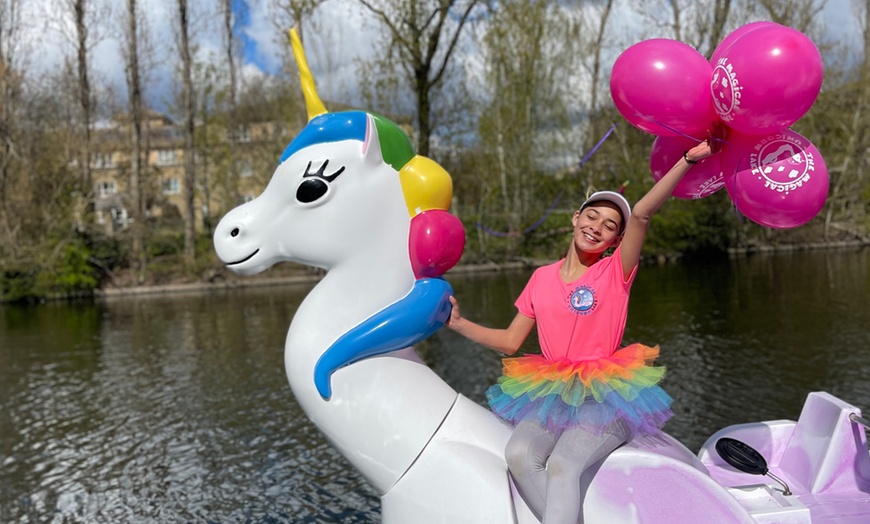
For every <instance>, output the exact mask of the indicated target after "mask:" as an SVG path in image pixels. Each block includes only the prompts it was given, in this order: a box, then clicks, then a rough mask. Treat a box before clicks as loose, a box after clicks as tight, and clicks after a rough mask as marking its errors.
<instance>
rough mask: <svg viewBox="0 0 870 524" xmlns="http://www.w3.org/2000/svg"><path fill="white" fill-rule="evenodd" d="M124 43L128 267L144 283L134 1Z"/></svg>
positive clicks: (139, 89)
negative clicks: (127, 119) (129, 222)
mask: <svg viewBox="0 0 870 524" xmlns="http://www.w3.org/2000/svg"><path fill="white" fill-rule="evenodd" d="M126 14H127V18H126V34H125V37H126V42H125V44H126V45H125V48H124V59H125V62H126V64H125V65H126V72H127V99H128V109H129V113H130V192H129V204H130V205H129V209H130V217H131V219H132V227H131V233H132V253H131V258H132V264H131V265H132V266H133V267H134V268H135V270H136V272H137V275H138V280H139V281H140V282H142V281H144V279H145V267H146V264H147V258H146V253H145V224H144V221H145V201H144V199H143V195H142V187H143V184H142V182H143V178H144V175H145V170H146V163H145V162H144V161H143V160H144V156H145V155H144V153H145V150H146V136H145V130H144V129H143V126H144V118H145V115H144V106H143V101H142V87H143V79H142V69H141V68H142V57H141V54H140V39H141V38H142V35H141V34H140V33H141V30H140V16H141V14H140V12H139V4H138V2H137V0H127V13H126Z"/></svg>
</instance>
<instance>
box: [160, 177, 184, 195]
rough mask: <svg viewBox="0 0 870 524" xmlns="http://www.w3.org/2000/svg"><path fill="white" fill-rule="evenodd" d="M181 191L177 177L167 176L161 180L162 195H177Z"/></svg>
mask: <svg viewBox="0 0 870 524" xmlns="http://www.w3.org/2000/svg"><path fill="white" fill-rule="evenodd" d="M179 193H181V183H180V182H179V181H178V179H177V178H167V179H166V180H164V181H163V194H164V195H177V194H179Z"/></svg>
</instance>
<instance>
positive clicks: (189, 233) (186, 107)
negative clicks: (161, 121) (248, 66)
mask: <svg viewBox="0 0 870 524" xmlns="http://www.w3.org/2000/svg"><path fill="white" fill-rule="evenodd" d="M177 2H178V3H177V4H176V5H177V7H178V11H177V12H178V18H177V19H176V22H177V27H176V29H177V33H178V34H177V36H178V52H179V54H180V55H181V64H182V73H181V85H182V88H181V89H182V113H183V119H184V126H183V130H184V184H183V186H184V187H183V197H182V198H183V199H184V204H185V205H184V262H185V265H186V266H187V268H188V269H192V268H193V264H194V262H196V208H195V207H194V200H195V196H196V170H195V169H196V168H195V165H194V160H195V156H196V155H195V144H194V132H195V130H196V129H195V127H196V122H195V118H196V102H195V100H194V92H193V58H192V57H191V53H190V27H189V25H190V20H189V16H190V12H189V10H188V6H187V0H177Z"/></svg>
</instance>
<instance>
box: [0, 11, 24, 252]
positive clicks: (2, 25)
mask: <svg viewBox="0 0 870 524" xmlns="http://www.w3.org/2000/svg"><path fill="white" fill-rule="evenodd" d="M21 4H22V3H21V2H20V1H19V0H0V234H2V235H3V237H2V241H0V244H5V245H7V246H8V245H10V242H11V241H12V238H11V236H12V235H13V234H14V230H15V229H16V228H15V226H14V225H13V224H12V223H11V220H12V217H13V216H14V215H13V214H12V213H11V212H10V202H9V194H10V193H9V188H10V186H11V184H12V183H13V180H12V179H13V175H14V173H13V169H12V168H13V166H12V164H13V160H14V157H15V155H16V154H17V152H16V149H17V146H16V143H15V142H16V138H17V137H16V131H15V127H16V122H18V120H17V119H16V118H15V113H16V109H17V103H18V100H19V97H20V95H21V83H22V80H23V71H22V70H21V69H20V68H19V66H20V65H21V64H20V60H21V59H20V57H19V55H18V51H19V46H20V45H21V29H22V23H23V20H22V13H21V9H22V5H21Z"/></svg>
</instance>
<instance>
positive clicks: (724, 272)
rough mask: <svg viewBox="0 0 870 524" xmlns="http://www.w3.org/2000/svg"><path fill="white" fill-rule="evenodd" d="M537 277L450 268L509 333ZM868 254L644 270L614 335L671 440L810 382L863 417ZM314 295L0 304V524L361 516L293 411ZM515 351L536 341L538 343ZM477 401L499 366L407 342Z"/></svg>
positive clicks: (470, 307)
mask: <svg viewBox="0 0 870 524" xmlns="http://www.w3.org/2000/svg"><path fill="white" fill-rule="evenodd" d="M528 275H529V272H519V273H511V274H504V273H497V274H487V275H475V276H454V277H451V278H450V280H451V282H452V283H453V284H454V287H455V289H456V293H457V296H458V297H459V299H460V301H461V303H462V308H463V312H464V313H465V314H466V315H468V316H469V317H471V318H475V319H476V320H479V321H481V322H483V323H485V324H489V325H505V324H506V323H507V322H509V321H510V319H511V318H512V317H513V315H514V314H515V309H514V307H513V300H514V299H515V297H516V296H517V295H518V294H519V292H520V291H521V289H522V287H523V285H524V284H525V281H526V279H527V278H528ZM868 277H870V260H868V254H867V252H866V251H859V252H842V253H841V252H834V253H806V254H794V255H780V256H776V257H762V256H757V257H751V258H745V259H736V260H731V261H728V260H721V261H715V262H711V261H708V262H705V263H703V264H694V265H668V266H662V267H644V268H643V269H642V271H641V273H640V275H639V276H638V279H637V281H636V284H635V288H634V292H633V295H632V303H631V309H630V312H629V326H628V329H627V331H626V341H639V342H645V343H648V344H656V343H657V344H660V345H661V347H662V358H661V360H662V361H663V363H664V364H666V365H667V366H668V367H669V374H668V376H667V377H666V379H665V384H664V386H665V388H666V389H667V390H668V391H669V392H670V393H671V394H672V395H673V396H674V397H675V398H676V405H675V411H676V417H675V418H674V420H673V421H672V422H671V423H669V425H668V427H667V430H668V431H669V432H670V433H671V434H673V435H674V436H676V437H677V438H678V439H680V440H681V441H683V442H684V443H685V444H686V445H688V446H689V447H690V448H691V449H697V448H698V447H699V446H700V445H701V444H702V443H703V441H704V440H705V439H706V438H707V437H708V436H709V435H710V434H711V433H712V432H713V431H715V430H716V429H719V428H721V427H724V426H727V425H730V424H734V423H739V422H747V421H754V420H770V419H780V418H795V417H797V415H798V413H799V411H800V408H801V405H802V404H803V401H804V399H805V397H806V394H807V393H808V392H810V391H815V390H825V391H829V392H831V393H833V394H835V395H838V396H840V397H841V398H843V399H844V400H846V401H848V402H851V403H853V404H856V405H858V406H865V407H870V385H868V384H870V383H868V380H867V377H868V373H870V328H867V327H866V326H870V306H868V300H867V298H868V296H870V278H868ZM307 292H308V288H307V287H281V288H274V289H268V290H265V289H249V290H234V291H227V292H220V293H209V294H197V295H188V296H172V297H150V298H137V299H129V300H118V301H111V302H101V303H97V304H93V303H77V304H63V305H61V304H49V305H45V306H40V307H31V308H24V307H8V306H7V307H0V403H2V404H0V486H3V489H2V491H0V522H46V521H49V522H51V521H54V522H65V521H66V522H127V521H148V522H164V521H169V522H178V521H195V522H239V521H242V522H372V521H377V520H378V516H379V509H378V501H377V497H376V496H375V494H374V493H373V492H372V491H371V489H370V488H369V487H368V486H367V485H366V484H365V483H364V481H363V480H362V479H361V477H360V476H359V475H358V474H357V473H356V472H355V471H354V470H352V469H351V468H350V467H349V466H348V465H347V463H346V462H345V461H344V459H343V458H342V457H341V456H339V455H338V454H337V453H336V452H335V451H334V450H333V449H332V448H331V447H329V446H328V445H327V444H326V443H325V442H324V440H323V438H322V437H321V436H320V434H319V432H318V431H317V430H316V428H314V427H312V426H311V424H310V423H309V422H308V421H307V419H306V418H305V416H304V414H303V413H302V412H301V411H300V410H299V408H298V406H297V405H296V403H295V401H294V399H293V397H292V394H291V392H290V389H289V387H288V386H287V382H286V377H285V375H284V368H283V351H282V348H283V344H284V337H285V334H286V331H287V327H288V325H289V322H290V319H291V318H292V316H293V313H294V312H295V309H296V307H297V305H298V304H299V302H300V301H301V300H302V298H303V297H304V296H305V294H306V293H307ZM524 349H526V350H529V351H533V350H535V337H531V338H530V340H529V342H527V344H526V346H525V348H524ZM419 350H420V353H421V354H422V355H423V357H424V359H425V360H426V361H427V363H429V364H430V365H431V366H432V367H433V369H434V370H435V371H436V372H437V373H438V374H439V375H441V376H442V377H444V378H445V380H447V381H448V382H449V383H450V384H451V385H453V386H454V387H455V388H456V389H457V390H459V391H461V392H462V393H463V394H465V395H466V396H468V397H470V398H472V399H474V400H476V401H478V402H482V401H483V392H484V391H485V389H486V388H487V387H488V385H489V384H491V383H492V382H493V381H494V380H495V379H496V378H497V377H498V375H499V356H498V355H497V354H496V353H494V352H492V351H489V350H485V349H482V348H480V347H478V346H475V345H473V344H471V343H469V342H467V341H466V340H464V339H462V338H460V337H458V336H456V335H455V334H454V333H452V332H449V331H441V332H439V333H438V334H436V336H435V337H433V338H432V339H430V340H428V341H426V342H424V343H423V344H421V345H420V347H419Z"/></svg>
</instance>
